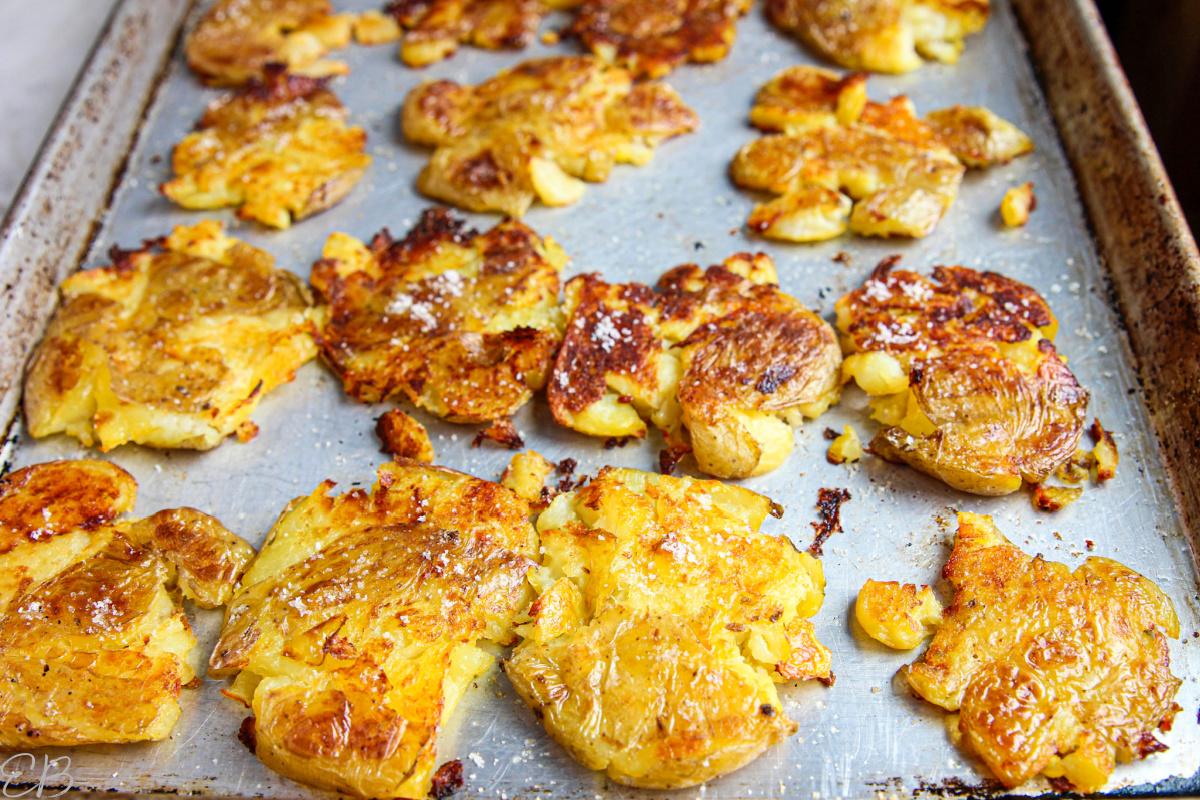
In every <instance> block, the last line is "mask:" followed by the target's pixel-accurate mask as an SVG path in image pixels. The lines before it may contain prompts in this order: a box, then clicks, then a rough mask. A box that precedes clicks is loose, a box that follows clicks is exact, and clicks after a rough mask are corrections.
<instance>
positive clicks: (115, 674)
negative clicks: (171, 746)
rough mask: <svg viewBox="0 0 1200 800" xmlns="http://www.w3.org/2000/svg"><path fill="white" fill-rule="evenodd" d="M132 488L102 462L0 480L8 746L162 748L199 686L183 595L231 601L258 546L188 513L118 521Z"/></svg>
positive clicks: (1, 695) (1, 737)
mask: <svg viewBox="0 0 1200 800" xmlns="http://www.w3.org/2000/svg"><path fill="white" fill-rule="evenodd" d="M136 493H137V483H136V482H135V481H134V480H133V478H132V477H131V476H130V475H129V473H127V472H125V471H124V470H123V469H121V468H120V467H117V466H114V465H112V464H109V463H107V462H104V461H90V460H83V461H52V462H48V463H45V464H37V465H34V466H31V467H26V468H25V469H20V470H17V471H16V472H13V473H10V474H9V475H7V476H5V477H4V478H3V479H0V671H2V672H3V675H4V680H3V681H0V748H5V749H9V748H13V749H21V750H24V749H27V748H30V747H49V746H54V745H79V744H101V743H111V744H116V743H123V742H140V741H150V740H159V739H165V738H166V737H167V736H168V734H170V732H171V729H172V728H173V727H174V726H175V723H176V721H177V720H178V719H179V715H180V707H179V697H180V693H181V691H182V689H183V687H185V686H187V685H189V684H191V683H192V681H193V679H194V678H195V677H196V676H195V673H194V671H193V669H192V666H191V664H190V663H189V654H190V653H191V651H192V648H194V647H195V646H196V637H195V636H194V635H193V634H192V629H191V627H190V626H189V625H188V621H187V616H186V615H185V614H184V612H183V609H182V608H181V607H180V605H179V603H178V602H177V599H176V598H177V594H176V591H179V592H182V594H183V595H184V596H185V597H188V598H189V599H191V600H193V601H195V602H196V603H197V604H198V605H200V606H203V607H204V608H213V607H215V606H217V605H219V604H221V603H224V602H226V601H227V600H228V599H229V597H230V595H231V594H232V590H233V587H234V585H235V584H236V583H237V581H238V580H239V579H240V578H241V575H242V572H243V571H244V569H245V567H246V565H247V564H248V563H249V562H250V559H251V558H252V557H253V555H254V550H253V548H251V547H250V545H248V544H246V543H245V542H244V541H242V540H241V539H239V538H238V537H237V536H234V535H233V534H232V533H230V532H229V531H228V530H226V529H225V528H224V527H223V526H222V525H221V523H219V522H217V521H216V520H215V519H213V518H212V517H210V516H208V515H206V514H202V513H201V512H199V511H196V510H194V509H190V508H179V509H173V510H169V511H160V512H158V513H157V514H154V515H153V516H151V517H149V518H147V519H144V520H140V521H118V517H120V516H121V515H123V514H124V513H125V512H127V511H130V510H131V509H132V508H133V502H134V497H135V495H136Z"/></svg>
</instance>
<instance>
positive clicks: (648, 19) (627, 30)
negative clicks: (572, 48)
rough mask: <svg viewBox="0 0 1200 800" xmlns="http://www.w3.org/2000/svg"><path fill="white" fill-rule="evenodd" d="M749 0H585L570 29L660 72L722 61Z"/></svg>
mask: <svg viewBox="0 0 1200 800" xmlns="http://www.w3.org/2000/svg"><path fill="white" fill-rule="evenodd" d="M750 2H751V0H665V1H664V0H584V2H583V3H582V4H581V5H580V6H579V11H578V13H577V14H576V16H575V21H574V22H573V23H572V24H571V27H570V29H569V31H570V33H571V34H573V35H575V36H578V37H579V40H580V41H582V42H583V43H584V45H585V46H587V48H588V49H589V50H591V51H592V52H593V53H595V54H596V55H598V56H600V58H602V59H604V60H605V61H609V62H612V63H615V64H617V65H619V66H622V67H625V68H626V69H628V70H629V71H630V72H632V73H633V74H634V76H635V77H639V78H661V77H663V76H664V75H666V74H667V73H669V72H670V71H671V70H673V69H675V68H676V67H677V66H679V65H680V64H682V63H684V62H685V61H694V62H697V63H703V62H712V61H720V60H721V59H723V58H724V57H725V56H726V55H727V54H728V53H729V48H730V47H732V46H733V40H734V37H735V36H736V35H737V20H738V17H741V16H743V15H744V14H745V13H746V12H747V11H749V10H750Z"/></svg>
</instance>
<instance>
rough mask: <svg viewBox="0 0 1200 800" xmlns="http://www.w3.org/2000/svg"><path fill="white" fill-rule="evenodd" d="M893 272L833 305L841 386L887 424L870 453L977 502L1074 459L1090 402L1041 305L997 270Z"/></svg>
mask: <svg viewBox="0 0 1200 800" xmlns="http://www.w3.org/2000/svg"><path fill="white" fill-rule="evenodd" d="M894 263H895V260H894V259H888V260H885V261H884V262H883V263H881V264H880V265H879V267H877V268H876V270H875V271H874V272H873V273H872V274H871V277H869V278H868V279H867V280H866V282H865V283H864V284H863V288H861V289H856V290H855V291H853V292H850V293H849V294H847V295H845V296H843V297H842V298H841V299H839V300H838V302H837V325H838V330H839V331H841V332H842V334H843V335H844V337H845V338H844V340H843V347H844V349H845V350H846V351H847V353H848V355H847V356H846V360H845V362H844V364H843V367H842V374H843V378H844V380H847V381H849V380H854V381H856V382H857V383H858V385H859V386H860V387H862V388H863V390H865V391H866V393H867V394H869V395H871V396H872V400H871V411H872V413H871V416H872V418H873V419H876V420H878V421H879V422H881V423H882V424H883V426H884V427H883V429H882V430H880V431H879V433H877V434H876V435H875V438H874V439H873V440H872V441H871V449H872V451H873V452H875V453H876V454H878V455H881V456H883V457H884V458H886V459H888V460H889V461H897V462H902V463H906V464H908V465H910V466H912V467H915V468H916V469H919V470H921V471H922V472H925V473H927V474H929V475H932V476H933V477H935V478H938V479H939V480H941V481H944V482H945V483H947V484H949V485H950V486H953V487H954V488H956V489H961V490H963V491H966V492H972V493H974V494H984V495H1001V494H1008V493H1010V492H1014V491H1016V490H1017V489H1019V488H1020V487H1021V482H1022V480H1024V481H1026V482H1028V483H1031V484H1034V483H1040V482H1041V481H1043V480H1045V479H1046V478H1047V477H1048V476H1049V475H1051V474H1052V473H1054V472H1055V470H1057V469H1058V468H1059V466H1060V465H1062V464H1064V463H1065V462H1067V461H1069V460H1070V459H1071V457H1072V456H1073V454H1074V453H1075V447H1076V445H1077V444H1078V443H1079V439H1080V436H1081V435H1082V433H1083V421H1084V416H1085V413H1086V411H1087V403H1088V393H1087V392H1086V391H1085V390H1084V389H1083V388H1082V387H1081V386H1080V385H1079V383H1078V382H1077V381H1076V380H1075V376H1074V375H1073V374H1072V373H1071V370H1070V369H1068V368H1067V365H1066V363H1065V362H1064V361H1063V359H1062V358H1061V357H1059V355H1058V352H1057V351H1056V350H1055V348H1054V344H1053V342H1052V340H1053V338H1054V335H1055V333H1056V332H1057V328H1058V323H1057V321H1056V320H1055V318H1054V315H1053V314H1051V313H1050V307H1049V306H1048V305H1047V304H1046V301H1045V299H1044V298H1043V297H1042V296H1041V295H1039V294H1038V293H1037V292H1036V291H1034V290H1033V289H1032V288H1030V287H1029V286H1026V285H1025V284H1022V283H1018V282H1017V281H1014V280H1011V279H1009V278H1006V277H1004V276H1003V275H998V274H996V273H994V272H977V271H975V270H972V269H967V268H966V267H936V268H935V269H934V271H933V276H932V278H927V277H925V276H923V275H919V274H917V273H915V272H908V271H904V270H893V269H892V266H893V264H894Z"/></svg>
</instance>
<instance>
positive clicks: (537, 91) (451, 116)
mask: <svg viewBox="0 0 1200 800" xmlns="http://www.w3.org/2000/svg"><path fill="white" fill-rule="evenodd" d="M401 122H402V125H403V128H404V135H405V136H407V137H408V139H409V140H410V141H412V142H415V143H417V144H423V145H427V146H429V147H433V148H436V149H435V150H434V152H433V154H432V155H431V156H430V159H429V164H428V165H426V167H425V168H424V169H423V170H422V171H421V174H420V176H419V177H418V178H417V188H418V189H419V190H420V191H421V192H422V193H424V194H426V195H428V196H430V197H434V198H437V199H439V200H444V201H446V202H448V203H453V204H454V205H456V206H460V207H462V208H465V209H468V210H470V211H500V212H503V213H505V214H509V215H511V216H514V217H519V216H521V215H522V214H524V213H525V212H526V211H527V210H528V209H529V206H530V205H532V203H533V201H534V200H540V201H541V202H543V203H545V204H546V205H550V206H558V205H569V204H571V203H574V202H575V201H577V200H578V199H579V198H580V197H581V196H582V194H583V187H584V183H583V181H591V182H603V181H605V180H607V179H608V175H609V173H610V172H611V171H612V168H613V166H614V165H615V164H618V163H628V164H645V163H646V162H647V161H649V160H650V157H651V156H652V155H653V153H654V148H655V147H657V146H658V144H659V143H660V142H662V141H663V140H665V139H668V138H670V137H672V136H677V135H679V134H682V133H687V132H688V131H691V130H694V129H695V128H696V126H697V125H698V124H699V121H698V119H697V117H696V114H695V113H694V112H693V111H692V110H691V109H690V108H688V107H687V106H686V105H684V103H683V100H682V99H680V97H679V95H677V94H676V93H675V90H674V89H672V88H671V87H669V86H667V85H665V84H661V83H639V84H637V85H634V83H633V79H632V76H631V75H630V73H629V72H628V71H626V70H624V69H621V68H620V67H614V66H610V65H606V64H604V63H603V62H601V61H600V60H599V59H597V58H594V57H591V56H561V57H554V58H542V59H535V60H532V61H525V62H523V63H521V64H518V65H517V66H515V67H512V68H511V69H506V70H504V71H502V72H500V73H499V74H498V75H496V77H494V78H492V79H491V80H488V81H486V82H484V83H482V84H480V85H478V86H462V85H460V84H457V83H453V82H452V81H434V82H431V83H424V84H422V85H420V86H418V87H417V88H416V89H413V90H412V91H411V92H409V94H408V97H406V98H405V100H404V109H403V111H402V112H401Z"/></svg>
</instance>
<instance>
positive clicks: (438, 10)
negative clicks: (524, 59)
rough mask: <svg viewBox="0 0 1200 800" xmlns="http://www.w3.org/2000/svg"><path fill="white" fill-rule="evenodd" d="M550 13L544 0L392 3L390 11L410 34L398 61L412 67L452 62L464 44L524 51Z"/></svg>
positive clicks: (411, 0) (409, 0)
mask: <svg viewBox="0 0 1200 800" xmlns="http://www.w3.org/2000/svg"><path fill="white" fill-rule="evenodd" d="M548 10H549V9H548V8H547V5H546V4H545V3H543V2H542V0H394V2H392V3H389V4H388V7H387V13H388V14H390V15H391V16H392V17H394V18H395V19H396V21H397V22H399V23H400V25H401V26H403V27H404V28H405V29H406V31H407V32H406V33H405V34H404V39H403V41H402V42H401V43H400V59H401V60H402V61H403V62H404V63H405V64H407V65H409V66H410V67H423V66H426V65H429V64H433V63H435V62H437V61H441V60H442V59H444V58H449V57H450V56H452V55H454V53H455V52H456V51H457V50H458V46H459V44H462V43H466V44H471V45H474V46H475V47H482V48H485V49H487V50H520V49H523V48H524V47H525V46H526V45H528V44H529V43H530V42H532V41H533V37H534V34H536V33H537V29H538V25H540V24H541V21H542V17H544V16H545V15H546V12H547V11H548Z"/></svg>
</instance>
